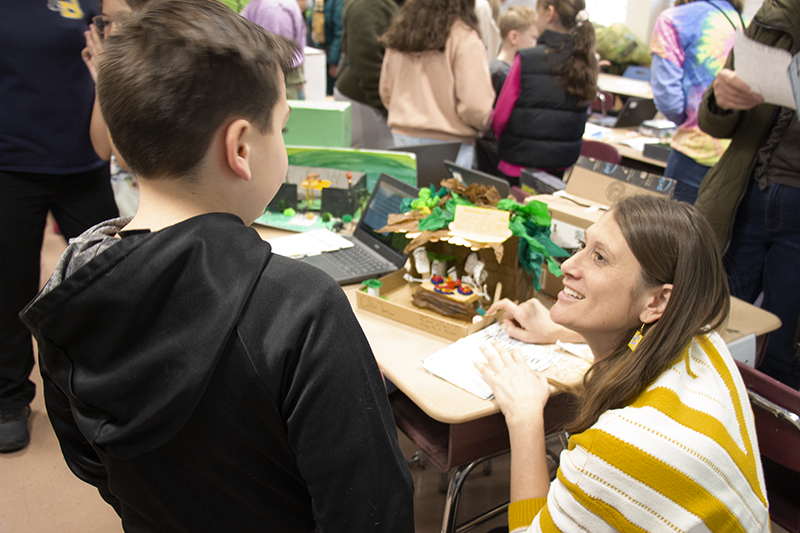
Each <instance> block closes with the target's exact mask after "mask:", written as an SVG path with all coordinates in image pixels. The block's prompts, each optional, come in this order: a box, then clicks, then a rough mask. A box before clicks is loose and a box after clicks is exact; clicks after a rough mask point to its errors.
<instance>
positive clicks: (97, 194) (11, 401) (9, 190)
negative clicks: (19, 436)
mask: <svg viewBox="0 0 800 533" xmlns="http://www.w3.org/2000/svg"><path fill="white" fill-rule="evenodd" d="M48 211H51V212H52V213H53V216H54V217H55V219H56V222H57V223H58V226H59V228H60V229H61V232H62V234H63V235H64V237H66V238H67V239H70V238H72V237H76V236H78V235H80V234H81V233H83V232H84V231H85V230H86V229H88V228H90V227H91V226H93V225H94V224H97V223H98V222H102V221H103V220H107V219H109V218H114V217H117V216H119V214H118V211H117V205H116V203H114V193H113V192H112V190H111V182H110V177H109V169H108V165H103V166H101V167H99V168H97V169H95V170H90V171H88V172H82V173H79V174H64V175H54V174H32V173H23V172H5V171H0V411H9V410H13V409H17V408H20V407H24V406H26V405H28V404H29V403H30V402H31V400H33V396H34V394H35V387H34V384H33V382H31V380H30V379H29V378H30V373H31V370H32V369H33V343H32V341H31V334H30V332H29V331H28V329H27V328H26V327H25V325H24V324H23V323H22V321H21V320H20V319H19V312H20V311H22V309H23V308H24V307H25V306H26V305H27V304H28V302H30V301H31V300H32V299H33V298H34V297H35V296H36V294H37V292H38V290H39V276H40V273H39V271H40V261H41V257H40V256H41V250H42V240H43V237H44V228H45V224H46V221H47V212H48Z"/></svg>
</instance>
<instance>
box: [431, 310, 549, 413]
mask: <svg viewBox="0 0 800 533" xmlns="http://www.w3.org/2000/svg"><path fill="white" fill-rule="evenodd" d="M492 341H494V342H497V343H499V344H500V345H502V346H504V347H505V348H506V349H507V350H509V351H511V350H519V351H520V352H522V355H523V356H524V357H525V359H526V360H527V361H528V364H529V365H530V367H531V368H532V369H534V370H536V371H541V370H544V369H546V368H548V367H549V366H550V365H552V364H553V363H555V362H556V361H558V360H559V359H560V358H561V354H560V353H558V352H556V351H555V350H553V349H551V348H547V347H544V346H537V345H535V344H527V343H524V342H521V341H518V340H516V339H512V338H511V337H509V336H508V333H506V330H504V329H503V327H502V326H501V325H500V324H498V323H495V324H492V325H491V326H489V327H487V328H484V329H482V330H480V331H478V332H476V333H473V334H472V335H467V336H466V337H463V338H461V339H459V340H457V341H456V342H454V343H453V344H451V345H450V346H448V347H446V348H442V349H441V350H439V351H438V352H436V353H434V354H433V355H431V356H429V357H427V358H425V359H424V360H423V361H422V367H423V368H424V369H425V370H427V371H428V372H430V373H431V374H433V375H434V376H437V377H440V378H442V379H444V380H446V381H449V382H450V383H452V384H453V385H455V386H457V387H459V388H462V389H464V390H465V391H467V392H470V393H472V394H474V395H475V396H478V397H479V398H483V399H484V400H489V399H491V398H492V397H493V396H494V395H493V394H492V389H491V388H490V387H489V385H487V384H486V381H484V379H483V376H481V374H480V372H478V370H477V369H476V368H475V365H474V364H473V361H483V362H486V357H484V355H483V353H482V352H481V350H480V346H481V345H482V344H487V343H489V342H492Z"/></svg>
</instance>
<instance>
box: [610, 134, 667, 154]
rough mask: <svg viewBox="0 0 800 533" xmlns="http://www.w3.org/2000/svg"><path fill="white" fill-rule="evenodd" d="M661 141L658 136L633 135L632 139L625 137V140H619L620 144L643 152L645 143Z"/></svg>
mask: <svg viewBox="0 0 800 533" xmlns="http://www.w3.org/2000/svg"><path fill="white" fill-rule="evenodd" d="M659 142H661V139H659V138H658V137H633V138H630V139H625V140H624V141H619V144H624V145H626V146H630V147H631V148H633V149H634V150H636V151H637V152H643V151H644V145H645V144H655V143H659Z"/></svg>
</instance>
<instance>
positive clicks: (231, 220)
mask: <svg viewBox="0 0 800 533" xmlns="http://www.w3.org/2000/svg"><path fill="white" fill-rule="evenodd" d="M127 222H128V220H127V219H116V220H111V221H108V222H104V223H102V224H99V225H97V226H95V227H93V228H91V229H89V230H87V231H86V232H85V233H84V234H82V235H81V236H79V237H77V238H76V239H73V240H72V241H71V242H70V245H69V246H68V247H67V250H66V251H65V252H64V254H63V256H62V258H61V259H60V260H59V263H58V265H57V267H56V272H55V273H54V274H53V276H52V277H51V279H50V281H48V283H47V285H46V286H45V288H44V289H43V290H42V292H41V293H40V294H39V295H38V296H37V298H36V299H35V300H33V301H32V302H31V303H30V304H29V305H28V306H27V307H26V308H25V310H24V311H23V312H22V313H21V315H20V316H21V318H22V320H23V321H24V322H25V324H26V325H27V326H28V328H30V330H31V331H32V332H33V334H34V336H35V337H36V339H37V342H38V345H39V360H40V367H41V371H42V373H43V374H47V375H48V376H49V377H50V378H51V379H52V380H53V381H54V382H55V384H56V385H57V386H58V387H59V388H60V389H61V390H62V391H63V392H64V394H66V395H67V396H68V397H69V399H70V404H71V407H72V414H73V416H74V418H75V421H76V423H77V425H78V427H79V428H80V430H81V432H82V433H83V435H84V436H86V437H87V439H88V440H89V441H90V442H91V443H92V445H93V446H95V447H96V448H97V449H99V450H102V451H103V452H105V453H108V454H110V455H112V456H115V457H119V458H122V459H129V458H132V457H135V456H137V455H140V454H142V453H145V452H147V451H150V450H152V449H154V448H156V447H158V446H159V445H161V444H163V443H164V442H166V441H167V440H169V439H170V438H172V437H173V436H174V435H175V434H176V433H177V432H178V431H180V429H181V428H182V427H183V425H184V424H185V422H186V421H187V420H188V418H189V417H190V416H191V414H192V412H193V411H194V409H195V407H196V405H197V403H198V402H199V400H200V398H201V397H202V395H203V393H204V391H205V388H206V386H207V384H208V382H209V380H210V378H211V375H212V374H213V372H214V369H215V367H216V364H217V361H218V360H219V358H220V356H221V354H222V353H223V352H224V350H225V347H226V346H227V344H228V341H229V338H230V337H231V335H232V334H233V332H234V329H235V326H236V323H237V322H238V320H239V317H240V315H241V313H242V310H243V309H244V308H245V307H246V305H247V302H248V301H249V298H250V294H251V292H252V290H253V287H254V286H255V285H256V283H257V281H258V279H259V278H260V276H261V274H262V271H263V270H264V268H265V267H266V265H267V263H268V261H269V258H270V256H271V252H270V247H269V245H268V244H267V243H265V242H264V241H263V240H262V239H261V238H260V237H259V236H258V234H257V233H256V232H255V231H254V230H252V229H250V228H247V227H245V226H244V225H243V223H242V221H241V220H240V219H239V218H237V217H236V216H234V215H229V214H221V213H215V214H207V215H202V216H199V217H195V218H192V219H189V220H187V221H184V222H181V223H179V224H176V225H174V226H171V227H168V228H165V229H163V230H161V231H158V232H155V233H149V232H141V233H138V232H137V233H133V234H131V235H128V236H126V237H124V238H118V237H116V234H117V232H118V231H120V230H121V229H122V228H123V227H124V226H125V224H127Z"/></svg>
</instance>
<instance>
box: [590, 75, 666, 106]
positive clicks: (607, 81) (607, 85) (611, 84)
mask: <svg viewBox="0 0 800 533" xmlns="http://www.w3.org/2000/svg"><path fill="white" fill-rule="evenodd" d="M597 88H598V89H600V90H601V91H606V92H609V93H614V94H621V95H624V96H637V97H639V98H648V99H650V100H652V99H653V89H652V88H651V87H650V82H649V81H645V80H636V79H633V78H623V77H622V76H615V75H614V74H606V73H605V72H601V73H600V74H599V75H598V76H597Z"/></svg>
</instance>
